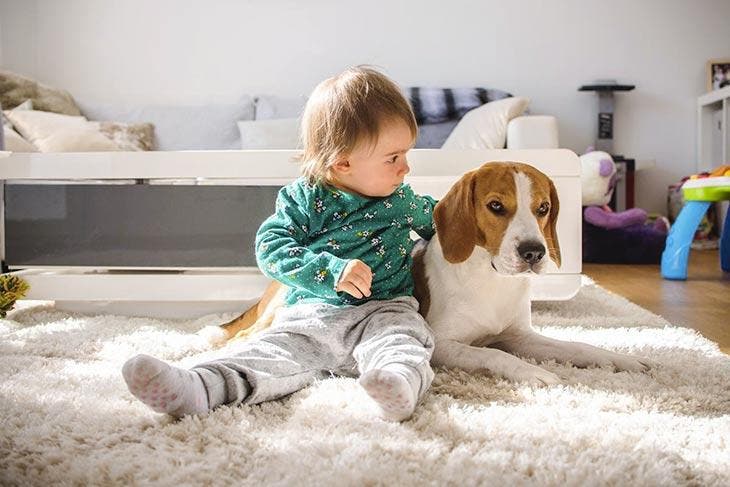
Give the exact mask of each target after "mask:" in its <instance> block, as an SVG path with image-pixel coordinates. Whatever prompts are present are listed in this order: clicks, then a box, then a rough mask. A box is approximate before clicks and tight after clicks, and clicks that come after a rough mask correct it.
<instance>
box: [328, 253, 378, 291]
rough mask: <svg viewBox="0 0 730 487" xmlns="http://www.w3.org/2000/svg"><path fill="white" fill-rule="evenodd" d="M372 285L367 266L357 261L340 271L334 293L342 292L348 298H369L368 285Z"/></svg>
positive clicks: (351, 262)
mask: <svg viewBox="0 0 730 487" xmlns="http://www.w3.org/2000/svg"><path fill="white" fill-rule="evenodd" d="M372 283H373V272H372V271H371V270H370V267H368V265H367V264H366V263H365V262H363V261H361V260H358V259H353V260H351V261H350V262H348V263H347V265H346V266H345V270H343V271H342V275H341V276H340V282H338V283H337V287H336V288H335V291H338V292H340V291H344V292H346V293H347V294H349V295H350V296H354V297H356V298H358V299H359V298H363V297H367V296H370V285H371V284H372Z"/></svg>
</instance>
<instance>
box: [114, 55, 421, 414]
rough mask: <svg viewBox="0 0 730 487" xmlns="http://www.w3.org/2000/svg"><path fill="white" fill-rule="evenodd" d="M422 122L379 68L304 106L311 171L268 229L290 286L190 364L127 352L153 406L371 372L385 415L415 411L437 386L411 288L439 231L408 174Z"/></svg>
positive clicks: (141, 394) (274, 270) (264, 249)
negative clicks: (238, 334) (229, 345)
mask: <svg viewBox="0 0 730 487" xmlns="http://www.w3.org/2000/svg"><path fill="white" fill-rule="evenodd" d="M416 133H417V127H416V121H415V118H414V116H413V112H412V110H411V107H410V105H409V104H408V101H407V100H406V99H405V98H404V97H403V94H402V93H401V91H400V89H399V88H398V86H397V85H396V84H395V83H393V81H391V80H390V79H388V78H387V77H386V76H384V75H383V74H381V73H380V72H378V71H376V70H374V69H372V68H368V67H356V68H351V69H348V70H346V71H345V72H343V73H342V74H340V75H338V76H336V77H334V78H330V79H327V80H325V81H323V82H322V83H320V84H319V85H318V86H317V87H316V88H315V90H314V92H313V93H312V95H311V97H310V98H309V101H308V102H307V105H306V108H305V110H304V115H303V117H302V143H303V148H304V153H303V157H302V161H303V167H302V172H303V177H301V178H299V179H297V180H296V181H294V182H293V183H291V184H289V185H287V186H285V187H284V188H282V189H281V191H280V192H279V195H278V198H277V201H276V213H275V214H274V215H272V216H271V217H269V218H268V219H267V220H266V221H265V222H264V223H263V224H262V225H261V228H260V229H259V230H258V233H257V235H256V258H257V262H258V265H259V267H260V269H261V271H262V272H263V273H264V274H266V275H267V276H268V277H271V278H273V279H276V280H278V281H280V282H282V283H284V284H286V285H287V286H289V288H290V290H289V293H288V295H287V300H286V301H287V305H288V306H287V307H285V308H281V309H280V310H279V311H278V312H277V314H276V317H275V319H274V322H273V323H272V325H271V327H270V328H268V329H267V330H266V331H265V332H264V333H261V334H259V335H256V336H254V337H253V338H252V339H250V340H248V341H245V342H241V343H239V344H237V345H236V347H237V348H236V349H235V353H233V354H232V355H231V356H230V357H226V358H222V359H219V360H215V361H212V362H208V363H204V364H200V365H198V366H196V367H193V368H192V369H190V370H185V369H180V368H176V367H172V366H170V365H168V364H166V363H165V362H162V361H160V360H158V359H156V358H153V357H150V356H148V355H138V356H136V357H134V358H132V359H130V360H128V361H127V362H126V363H125V364H124V368H123V370H122V373H123V375H124V379H125V381H126V382H127V385H128V387H129V390H130V391H131V392H132V394H134V395H135V396H136V397H137V398H139V399H140V400H141V401H142V402H144V403H145V404H147V405H148V406H149V407H150V408H152V409H153V410H155V411H158V412H162V413H168V414H171V415H173V416H178V417H179V416H184V415H187V414H203V413H207V412H208V411H210V410H212V409H214V408H216V407H217V406H220V405H222V404H226V405H231V406H233V405H237V404H241V403H243V404H257V403H260V402H263V401H270V400H273V399H277V398H280V397H282V396H285V395H287V394H291V393H293V392H295V391H298V390H300V389H302V388H304V387H306V386H307V385H308V384H310V383H312V382H313V381H315V380H317V379H324V378H327V377H329V376H330V374H331V373H335V374H341V375H350V376H359V380H358V382H359V384H360V386H362V387H363V389H364V390H365V392H366V393H367V394H368V396H369V397H370V398H372V400H373V401H374V404H375V405H376V406H377V411H379V413H380V415H381V416H382V417H383V418H385V419H387V420H393V421H402V420H405V419H407V418H409V417H410V416H411V415H412V414H413V412H414V410H415V407H416V404H417V403H418V401H419V400H420V399H421V398H422V397H423V395H424V393H425V392H426V390H427V389H428V387H429V386H430V385H431V381H432V379H433V371H432V370H431V367H430V365H429V360H430V358H431V354H432V352H433V346H434V341H433V335H432V334H431V331H430V329H429V327H428V325H427V324H426V322H425V321H424V319H423V318H422V317H421V315H419V314H418V302H417V301H416V299H415V298H414V297H413V281H412V278H411V272H410V268H411V263H412V262H411V256H410V252H411V249H412V247H413V241H412V240H411V238H410V236H409V234H410V231H411V230H415V231H416V233H418V234H419V235H420V236H421V237H423V238H426V239H430V238H431V237H432V236H433V234H434V225H433V219H432V212H433V207H434V205H435V201H434V200H433V199H432V198H430V197H428V196H418V195H416V194H414V192H413V190H412V189H411V188H410V187H409V186H408V185H406V184H403V179H404V177H405V175H406V174H408V172H409V170H410V169H409V167H408V161H407V160H406V153H407V152H408V150H410V149H411V148H412V147H413V145H414V141H415V138H416Z"/></svg>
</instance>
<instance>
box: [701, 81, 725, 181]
mask: <svg viewBox="0 0 730 487" xmlns="http://www.w3.org/2000/svg"><path fill="white" fill-rule="evenodd" d="M728 121H730V86H726V87H725V88H721V89H719V90H715V91H711V92H709V93H706V94H704V95H702V96H700V97H698V98H697V171H698V172H702V171H709V170H711V169H712V168H713V167H716V166H720V165H722V164H727V163H728V161H729V160H730V150H729V149H728V143H729V142H730V127H728Z"/></svg>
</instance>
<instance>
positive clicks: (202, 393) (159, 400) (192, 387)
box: [122, 355, 209, 418]
mask: <svg viewBox="0 0 730 487" xmlns="http://www.w3.org/2000/svg"><path fill="white" fill-rule="evenodd" d="M122 375H123V376H124V380H125V381H126V382H127V387H128V388H129V392H131V393H132V394H134V396H135V397H136V398H137V399H139V400H140V401H142V402H143V403H145V404H146V405H147V406H149V407H150V408H151V409H152V410H153V411H156V412H158V413H167V414H170V415H172V416H175V417H178V418H179V417H182V416H185V415H188V414H205V413H207V412H208V410H209V409H208V394H207V392H206V390H205V386H204V385H203V380H202V379H201V378H200V376H199V375H198V374H196V373H195V372H192V371H190V370H186V369H181V368H178V367H172V366H170V365H168V364H166V363H165V362H163V361H162V360H158V359H156V358H154V357H150V356H149V355H137V356H136V357H133V358H131V359H129V360H127V362H126V363H125V364H124V367H122Z"/></svg>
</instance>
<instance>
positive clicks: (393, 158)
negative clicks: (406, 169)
mask: <svg viewBox="0 0 730 487" xmlns="http://www.w3.org/2000/svg"><path fill="white" fill-rule="evenodd" d="M397 160H398V156H397V155H395V156H393V157H391V158H390V159H388V160H387V161H386V162H387V163H388V164H395V161H397Z"/></svg>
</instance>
